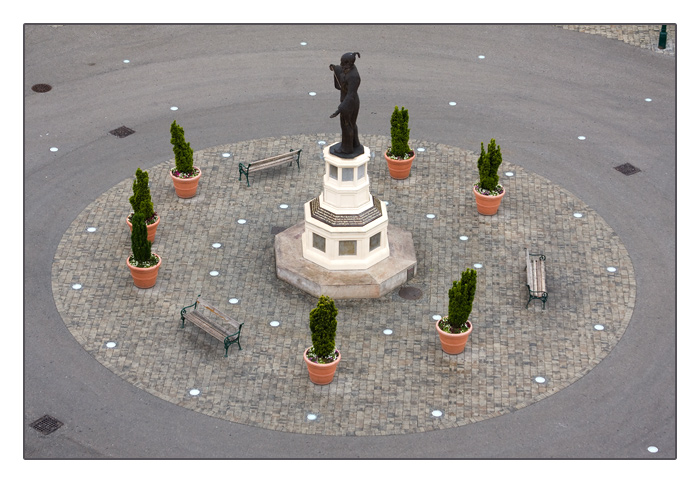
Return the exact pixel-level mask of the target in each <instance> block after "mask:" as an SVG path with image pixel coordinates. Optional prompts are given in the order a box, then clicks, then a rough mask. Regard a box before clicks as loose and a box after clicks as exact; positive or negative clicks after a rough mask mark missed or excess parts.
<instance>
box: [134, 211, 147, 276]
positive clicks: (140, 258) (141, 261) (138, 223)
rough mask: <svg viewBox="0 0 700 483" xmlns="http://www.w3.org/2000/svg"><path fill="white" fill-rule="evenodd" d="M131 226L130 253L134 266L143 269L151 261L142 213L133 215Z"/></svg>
mask: <svg viewBox="0 0 700 483" xmlns="http://www.w3.org/2000/svg"><path fill="white" fill-rule="evenodd" d="M131 224H132V229H131V253H132V255H133V259H134V262H135V263H134V264H135V265H136V266H138V267H143V266H145V265H146V264H147V263H149V262H151V261H152V260H151V258H152V254H151V242H150V241H148V228H146V219H145V218H144V217H143V213H141V212H136V213H134V216H132V217H131Z"/></svg>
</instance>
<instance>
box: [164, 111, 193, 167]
mask: <svg viewBox="0 0 700 483" xmlns="http://www.w3.org/2000/svg"><path fill="white" fill-rule="evenodd" d="M170 136H171V137H170V144H172V145H173V153H175V169H176V170H177V171H178V172H179V173H180V174H185V175H188V176H191V175H192V174H193V173H194V166H193V165H192V163H193V151H192V148H191V147H190V143H188V142H185V130H184V129H183V128H182V127H180V126H179V125H178V124H177V122H176V121H173V123H172V124H171V125H170Z"/></svg>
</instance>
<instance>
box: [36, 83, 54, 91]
mask: <svg viewBox="0 0 700 483" xmlns="http://www.w3.org/2000/svg"><path fill="white" fill-rule="evenodd" d="M32 90H33V91H34V92H49V91H50V90H51V86H50V85H48V84H34V85H33V86H32Z"/></svg>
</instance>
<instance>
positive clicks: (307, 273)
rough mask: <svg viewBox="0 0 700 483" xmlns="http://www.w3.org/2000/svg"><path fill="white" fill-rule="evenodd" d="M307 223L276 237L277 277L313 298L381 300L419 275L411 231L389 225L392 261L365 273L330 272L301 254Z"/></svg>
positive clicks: (302, 223) (388, 236)
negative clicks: (322, 296)
mask: <svg viewBox="0 0 700 483" xmlns="http://www.w3.org/2000/svg"><path fill="white" fill-rule="evenodd" d="M303 233H304V222H303V221H302V222H300V223H298V224H296V225H294V226H292V227H290V228H287V229H286V230H284V231H283V232H281V233H278V234H277V235H275V263H276V265H277V278H279V279H280V280H284V281H285V282H287V283H289V284H291V285H294V286H295V287H297V288H299V289H301V290H303V291H304V292H306V293H309V294H311V295H313V296H314V297H320V296H321V295H327V296H329V297H331V298H334V299H361V298H378V297H381V296H383V295H386V294H387V293H389V292H391V291H392V290H394V289H395V288H397V287H400V286H401V285H402V284H404V283H405V282H406V281H408V280H410V279H411V278H412V277H413V276H414V275H415V274H416V251H415V249H414V248H413V236H412V235H411V233H410V232H408V231H405V230H402V229H400V228H397V227H395V226H392V225H391V224H390V225H389V226H388V230H387V238H388V241H389V252H390V254H389V258H386V259H384V260H382V261H381V262H378V263H376V264H375V265H373V266H371V267H369V268H367V269H364V270H328V269H326V268H323V267H322V266H320V265H317V264H315V263H313V262H311V261H309V260H307V259H306V258H304V257H303V255H302V247H301V237H302V235H303Z"/></svg>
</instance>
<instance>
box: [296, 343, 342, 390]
mask: <svg viewBox="0 0 700 483" xmlns="http://www.w3.org/2000/svg"><path fill="white" fill-rule="evenodd" d="M309 349H311V347H309V348H307V349H306V350H305V351H304V361H305V362H306V367H307V368H308V369H309V379H311V382H313V383H314V384H318V385H319V386H323V385H325V384H330V383H331V382H332V381H333V376H334V375H335V369H336V367H337V366H338V363H339V362H340V352H338V358H337V359H336V360H334V361H333V362H331V363H330V364H319V363H317V362H311V361H310V360H309V358H308V357H306V353H307V352H309Z"/></svg>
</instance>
